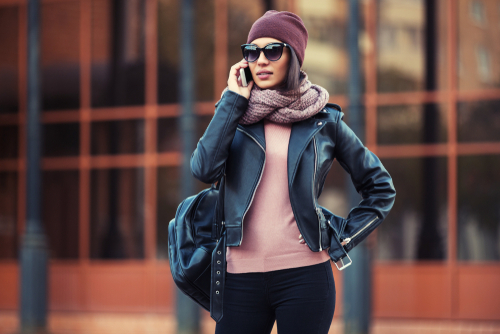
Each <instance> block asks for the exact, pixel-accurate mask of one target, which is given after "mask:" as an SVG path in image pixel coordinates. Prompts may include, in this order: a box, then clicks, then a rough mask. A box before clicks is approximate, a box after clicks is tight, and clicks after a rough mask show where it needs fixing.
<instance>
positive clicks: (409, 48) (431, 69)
mask: <svg viewBox="0 0 500 334" xmlns="http://www.w3.org/2000/svg"><path fill="white" fill-rule="evenodd" d="M445 4H446V3H445V2H444V1H425V0H380V1H379V2H378V3H377V7H378V12H379V13H378V31H377V34H378V36H377V88H378V91H379V92H401V91H414V90H436V89H439V88H442V87H443V86H444V85H445V82H446V73H445V69H446V57H445V55H446V49H445V47H446V43H445V40H446V12H445V11H446V8H445Z"/></svg>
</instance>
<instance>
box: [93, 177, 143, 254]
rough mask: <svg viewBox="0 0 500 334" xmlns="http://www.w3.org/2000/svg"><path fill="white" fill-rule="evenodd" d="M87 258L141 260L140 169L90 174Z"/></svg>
mask: <svg viewBox="0 0 500 334" xmlns="http://www.w3.org/2000/svg"><path fill="white" fill-rule="evenodd" d="M90 197H91V203H90V217H91V219H90V221H91V222H90V256H91V258H92V259H142V258H144V169H143V168H137V169H134V168H126V169H98V170H92V172H91V196H90Z"/></svg>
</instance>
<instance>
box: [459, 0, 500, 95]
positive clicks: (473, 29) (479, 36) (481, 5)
mask: <svg viewBox="0 0 500 334" xmlns="http://www.w3.org/2000/svg"><path fill="white" fill-rule="evenodd" d="M495 12H498V2H496V1H469V0H460V1H458V45H457V46H458V50H457V51H458V54H457V57H458V66H459V71H458V87H459V89H462V90H472V89H481V88H499V87H500V66H499V63H500V49H499V48H498V47H497V45H498V37H497V36H498V24H488V22H487V21H488V20H487V19H486V17H487V15H494V13H495ZM497 21H498V20H497Z"/></svg>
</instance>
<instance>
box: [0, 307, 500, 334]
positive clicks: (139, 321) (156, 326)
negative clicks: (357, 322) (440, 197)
mask: <svg viewBox="0 0 500 334" xmlns="http://www.w3.org/2000/svg"><path fill="white" fill-rule="evenodd" d="M201 323H202V334H213V333H214V332H215V322H214V321H213V320H212V319H211V318H210V317H209V316H208V313H206V312H204V313H203V318H202V322H201ZM175 328H176V321H175V316H174V315H172V314H138V313H82V312H51V313H50V314H49V317H48V329H49V333H50V334H160V333H161V334H175ZM343 329H344V326H343V322H342V320H341V319H340V318H338V317H335V318H334V319H333V322H332V326H331V328H330V332H329V334H343ZM18 330H19V319H18V314H17V312H15V311H0V334H14V333H16V332H18ZM370 333H371V334H500V322H499V321H463V320H415V319H412V320H405V319H374V320H373V321H372V327H371V330H370ZM272 334H277V331H276V326H275V327H274V328H273V332H272ZM305 334H306V333H305Z"/></svg>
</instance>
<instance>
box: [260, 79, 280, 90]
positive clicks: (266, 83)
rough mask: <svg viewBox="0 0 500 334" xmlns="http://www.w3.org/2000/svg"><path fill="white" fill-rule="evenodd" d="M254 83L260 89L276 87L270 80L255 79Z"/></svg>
mask: <svg viewBox="0 0 500 334" xmlns="http://www.w3.org/2000/svg"><path fill="white" fill-rule="evenodd" d="M255 84H256V85H257V86H258V87H259V88H260V89H275V87H276V85H274V84H273V83H272V82H269V81H264V80H259V82H257V81H255Z"/></svg>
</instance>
